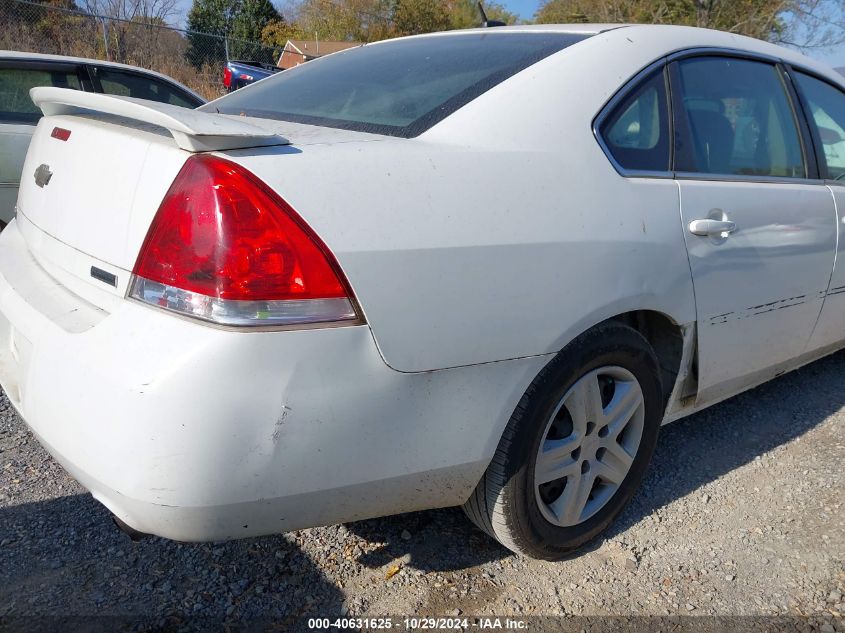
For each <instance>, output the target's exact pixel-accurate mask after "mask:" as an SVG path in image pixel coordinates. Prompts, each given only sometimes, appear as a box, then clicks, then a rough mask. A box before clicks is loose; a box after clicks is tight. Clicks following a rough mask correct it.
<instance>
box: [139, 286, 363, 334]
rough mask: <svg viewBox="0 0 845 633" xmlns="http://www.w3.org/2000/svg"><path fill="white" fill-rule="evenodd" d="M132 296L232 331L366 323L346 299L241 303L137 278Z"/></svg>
mask: <svg viewBox="0 0 845 633" xmlns="http://www.w3.org/2000/svg"><path fill="white" fill-rule="evenodd" d="M129 296H130V297H131V298H133V299H137V300H139V301H142V302H143V303H146V304H149V305H153V306H158V307H160V308H164V309H165V310H169V311H172V312H175V313H177V314H182V315H184V316H189V317H193V318H195V319H201V320H203V321H208V322H209V323H214V324H217V325H224V326H232V327H243V326H258V327H284V326H297V325H312V324H320V325H323V326H330V325H332V324H337V325H358V324H360V323H362V320H361V319H360V317H359V316H358V312H357V310H356V308H355V305H354V304H353V302H352V301H350V300H349V299H347V298H345V297H338V298H330V299H287V300H278V301H237V300H232V299H220V298H218V297H209V296H207V295H203V294H199V293H197V292H191V291H188V290H182V289H181V288H175V287H173V286H168V285H167V284H162V283H159V282H156V281H150V280H149V279H144V278H143V277H138V276H137V275H135V276H133V277H132V282H131V284H130V287H129Z"/></svg>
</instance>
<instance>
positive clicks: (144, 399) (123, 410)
mask: <svg viewBox="0 0 845 633" xmlns="http://www.w3.org/2000/svg"><path fill="white" fill-rule="evenodd" d="M0 271H2V272H0V313H2V315H3V316H0V339H2V341H3V343H2V345H0V382H2V384H3V386H4V389H5V391H6V393H7V395H8V397H9V399H10V401H11V402H12V403H13V404H14V406H15V407H16V408H17V409H18V411H20V412H21V414H22V416H23V417H24V418H25V419H26V420H27V422H28V423H29V424H30V426H31V427H32V429H33V431H34V432H35V433H36V434H37V435H38V436H39V437H40V438H41V439H42V440H43V441H44V443H45V444H46V445H47V446H48V447H51V448H52V451H53V453H54V454H55V455H56V456H57V458H58V459H59V461H60V462H61V463H62V464H63V465H65V466H66V467H67V468H68V470H70V471H71V472H72V473H74V474H75V475H76V476H77V477H78V478H79V479H80V480H81V481H82V482H84V483H85V484H86V485H87V486H89V487H90V489H91V490H92V491H93V492H94V494H95V496H97V498H98V499H100V500H101V501H102V502H103V503H104V504H105V505H107V506H108V507H109V508H110V509H111V510H112V511H113V512H115V513H116V514H117V516H118V517H120V518H121V519H123V520H125V521H126V522H127V523H128V524H130V525H133V526H134V527H136V529H140V530H142V531H149V532H154V533H158V534H165V535H167V536H168V537H170V538H176V539H180V540H198V539H215V540H217V539H223V538H234V537H241V536H251V535H256V534H267V533H272V532H277V531H283V530H286V529H296V528H298V527H305V526H307V525H315V524H318V523H322V522H332V521H340V520H348V519H349V518H350V517H352V516H354V517H356V518H364V517H367V516H375V515H378V514H384V513H386V512H391V511H395V508H397V507H401V508H403V509H405V510H408V511H410V510H418V509H422V508H424V507H433V506H438V505H454V504H457V503H461V502H462V501H463V500H464V499H465V498H466V497H467V496H468V495H469V493H470V491H471V490H472V488H473V487H474V485H475V482H476V481H477V479H478V478H479V477H480V476H481V474H482V472H483V471H484V468H486V465H487V462H488V460H489V456H490V455H492V453H493V451H495V447H496V444H497V443H498V440H499V436H500V435H501V432H502V430H503V428H504V425H505V424H506V422H507V419H508V417H509V416H510V413H511V411H512V409H513V406H514V405H515V402H516V401H518V399H519V397H520V396H521V394H522V392H523V391H524V390H525V388H526V387H527V386H528V384H529V383H530V382H531V380H532V379H533V378H534V376H535V375H536V373H537V372H538V371H539V370H540V369H541V368H542V366H543V365H544V364H545V363H546V362H547V360H548V359H547V358H543V357H538V358H531V359H522V360H518V361H511V362H508V363H496V364H491V365H485V366H478V367H470V368H464V369H460V370H453V371H446V372H432V373H422V374H401V373H398V372H395V371H393V370H391V369H390V368H388V367H387V366H386V365H385V364H384V363H383V361H382V360H381V358H380V356H379V354H378V351H377V349H376V347H375V344H374V342H373V339H372V334H371V332H370V330H369V328H367V327H366V326H356V327H344V328H322V329H311V330H301V331H287V332H263V333H258V334H246V335H245V334H243V333H241V332H233V331H225V330H221V329H218V328H210V327H207V326H204V325H202V324H200V323H198V322H196V321H193V320H189V319H180V318H174V317H173V316H172V315H170V314H167V313H165V312H162V311H160V310H157V309H155V308H150V307H148V306H145V305H142V304H140V303H137V302H134V301H122V302H121V305H120V306H119V308H118V309H116V310H114V311H112V312H111V313H108V312H106V311H104V310H100V309H98V308H95V307H93V306H91V305H90V304H89V303H88V302H86V301H84V300H82V299H80V298H79V297H77V296H76V295H74V294H73V293H71V292H69V291H68V290H67V289H66V288H65V287H64V286H63V285H62V284H60V283H58V282H57V281H56V280H55V279H53V278H51V277H50V276H49V275H47V274H46V273H45V272H44V271H43V270H42V269H41V268H40V267H39V266H38V265H37V264H36V263H35V262H34V261H33V259H32V257H31V255H30V253H29V252H28V249H27V242H25V241H24V239H23V236H22V235H21V233H20V231H19V230H18V222H17V221H15V222H13V223H12V224H10V225H9V227H8V228H7V230H6V231H4V232H3V233H2V234H0ZM69 319H74V320H72V321H69ZM118 341H119V344H118ZM127 359H131V362H128V363H127V362H124V361H125V360H127ZM280 360H283V361H284V362H280ZM221 362H223V363H224V365H223V366H221V365H220V363H221ZM118 366H119V367H118ZM71 367H72V369H71ZM235 377H237V386H236V385H234V384H233V382H232V381H233V378H235ZM326 384H331V385H332V386H331V391H332V394H333V397H332V398H326V397H325V385H326ZM363 384H367V385H368V388H367V389H365V390H362V389H361V386H362V385H363ZM48 391H49V392H50V393H51V397H49V398H44V397H43V394H44V393H46V392H48ZM94 393H96V394H97V395H96V397H92V394H94ZM432 396H434V397H432ZM94 462H96V464H95V463H94ZM259 474H260V476H257V475H259ZM375 491H378V492H377V494H373V493H374V492H375ZM323 494H325V500H328V499H334V501H333V502H332V503H331V504H325V503H317V504H314V503H306V501H307V500H309V499H310V500H311V501H313V499H314V497H315V495H316V496H321V495H323ZM168 507H184V508H187V507H191V508H194V510H193V511H192V512H193V513H194V514H193V517H192V518H187V517H186V516H184V515H183V516H182V517H181V519H178V520H177V519H174V518H173V517H168V516H167V515H168V512H171V511H169V510H167V509H165V508H168ZM239 512H242V514H239ZM242 517H248V518H247V520H244V519H243V518H242Z"/></svg>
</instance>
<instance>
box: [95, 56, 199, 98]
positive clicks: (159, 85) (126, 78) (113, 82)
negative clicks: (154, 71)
mask: <svg viewBox="0 0 845 633" xmlns="http://www.w3.org/2000/svg"><path fill="white" fill-rule="evenodd" d="M97 78H98V79H99V80H100V86H102V88H103V92H104V93H106V94H110V95H119V96H121V97H135V98H136V99H149V100H150V101H158V102H160V103H169V104H171V105H177V106H182V107H183V108H195V107H197V106H198V105H200V103H201V102H199V101H197V100H196V99H194V98H193V97H191V96H190V95H188V94H187V93H185V92H184V91H183V90H179V89H178V88H177V87H176V86H173V85H172V84H169V83H167V82H164V81H159V80H157V79H155V78H153V77H148V76H145V75H141V74H138V73H127V72H123V71H120V70H113V69H111V68H105V67H102V66H101V67H99V68H97Z"/></svg>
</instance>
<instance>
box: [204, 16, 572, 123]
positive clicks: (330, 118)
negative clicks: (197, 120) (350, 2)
mask: <svg viewBox="0 0 845 633" xmlns="http://www.w3.org/2000/svg"><path fill="white" fill-rule="evenodd" d="M586 37H588V36H587V35H584V34H572V33H547V32H534V33H530V32H501V31H497V30H496V29H485V32H483V33H472V32H468V33H459V34H449V35H435V36H428V37H414V38H407V39H398V40H388V41H384V42H378V43H375V44H367V45H364V46H358V47H356V48H350V49H348V50H345V51H341V52H339V53H335V54H333V55H328V56H326V57H324V58H320V59H316V60H313V61H309V62H307V63H305V64H301V65H299V66H297V67H296V68H292V69H290V70H286V71H285V72H282V73H278V74H276V75H273V76H272V77H268V78H267V79H266V80H262V81H259V82H256V83H255V84H253V85H251V86H247V87H246V88H245V89H242V90H237V91H235V92H233V93H231V94H229V95H227V96H225V97H222V98H220V99H218V100H216V101H214V102H212V103H210V104H208V105H206V106H203V110H205V111H209V112H220V113H222V114H244V115H246V116H256V117H264V118H269V119H277V120H280V121H293V122H297V123H309V124H312V125H323V126H326V127H335V128H342V129H349V130H356V131H360V132H372V133H375V134H389V135H393V136H400V137H406V138H408V137H412V136H417V135H418V134H421V133H422V132H424V131H426V130H427V129H429V128H430V127H432V126H433V125H434V124H436V123H437V122H439V121H441V120H443V119H444V118H446V117H447V116H449V115H450V114H451V113H452V112H454V111H455V110H457V109H458V108H460V107H462V106H464V105H466V104H467V103H469V102H470V101H472V100H473V99H475V98H476V97H478V96H479V95H481V94H482V93H484V92H485V91H487V90H490V89H491V88H493V87H494V86H496V85H497V84H499V83H501V82H502V81H504V80H506V79H507V78H508V77H511V76H512V75H514V74H515V73H517V72H519V71H521V70H523V69H525V68H527V67H528V66H530V65H531V64H534V63H536V62H538V61H540V60H541V59H543V58H545V57H548V56H549V55H552V54H554V53H557V52H558V51H561V50H563V49H565V48H566V47H568V46H570V45H572V44H575V43H577V42H580V41H581V40H583V39H585V38H586ZM502 125H506V122H503V123H502ZM490 133H491V134H495V133H496V130H495V129H492V130H490Z"/></svg>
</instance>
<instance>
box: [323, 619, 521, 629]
mask: <svg viewBox="0 0 845 633" xmlns="http://www.w3.org/2000/svg"><path fill="white" fill-rule="evenodd" d="M527 628H528V622H527V621H525V620H520V619H514V618H498V617H489V618H485V617H477V618H454V617H453V618H426V617H402V618H309V619H308V629H309V630H310V631H321V630H323V631H326V630H333V629H334V630H353V631H362V630H363V631H377V630H391V629H398V630H401V631H468V630H472V629H477V630H490V631H496V630H502V631H524V630H526V629H527Z"/></svg>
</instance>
